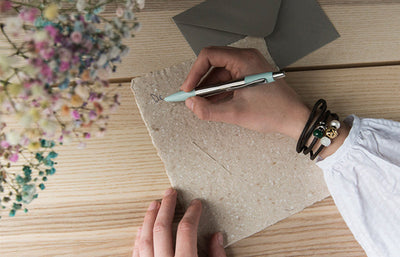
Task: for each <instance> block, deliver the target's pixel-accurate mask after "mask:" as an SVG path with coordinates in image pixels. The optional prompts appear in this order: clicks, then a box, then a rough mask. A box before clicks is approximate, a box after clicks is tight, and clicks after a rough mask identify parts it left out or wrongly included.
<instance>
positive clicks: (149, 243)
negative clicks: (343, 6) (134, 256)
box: [139, 238, 153, 250]
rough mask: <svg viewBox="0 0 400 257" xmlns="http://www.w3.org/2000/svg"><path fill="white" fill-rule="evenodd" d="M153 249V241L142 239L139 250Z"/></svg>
mask: <svg viewBox="0 0 400 257" xmlns="http://www.w3.org/2000/svg"><path fill="white" fill-rule="evenodd" d="M150 247H153V240H152V239H150V238H141V239H140V242H139V250H144V249H148V248H150Z"/></svg>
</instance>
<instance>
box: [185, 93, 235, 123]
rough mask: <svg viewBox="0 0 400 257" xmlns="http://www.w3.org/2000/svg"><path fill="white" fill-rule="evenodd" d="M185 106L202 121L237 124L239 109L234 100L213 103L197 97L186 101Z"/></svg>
mask: <svg viewBox="0 0 400 257" xmlns="http://www.w3.org/2000/svg"><path fill="white" fill-rule="evenodd" d="M185 104H186V106H187V107H188V108H189V109H190V110H192V111H193V113H194V114H196V116H197V117H198V118H199V119H201V120H209V121H221V122H226V123H235V121H236V120H237V119H236V118H237V114H238V113H237V109H238V108H237V107H236V106H235V102H234V101H233V100H230V101H225V102H220V103H212V102H211V101H209V100H207V99H205V98H203V97H199V96H195V97H190V98H188V99H186V101H185Z"/></svg>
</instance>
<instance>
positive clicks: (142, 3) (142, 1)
mask: <svg viewBox="0 0 400 257" xmlns="http://www.w3.org/2000/svg"><path fill="white" fill-rule="evenodd" d="M136 3H137V5H138V7H139V9H143V8H144V0H136Z"/></svg>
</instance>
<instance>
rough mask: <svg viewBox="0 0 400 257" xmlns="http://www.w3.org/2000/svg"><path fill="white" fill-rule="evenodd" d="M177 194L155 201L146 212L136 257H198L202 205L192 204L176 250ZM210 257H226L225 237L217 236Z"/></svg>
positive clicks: (181, 224) (213, 239) (198, 203)
mask: <svg viewBox="0 0 400 257" xmlns="http://www.w3.org/2000/svg"><path fill="white" fill-rule="evenodd" d="M176 195H177V192H176V191H175V190H174V189H172V188H171V189H168V190H167V191H166V192H165V194H164V197H163V199H162V201H161V204H160V203H159V202H158V201H154V202H152V203H151V204H150V206H149V208H148V209H147V213H146V215H145V217H144V221H143V225H142V227H141V228H139V230H138V233H137V236H136V240H135V246H134V249H133V257H153V256H155V257H161V256H162V257H164V256H165V257H172V256H185V257H195V256H197V228H198V225H199V221H200V215H201V202H200V201H199V200H193V201H192V202H191V204H190V206H189V208H188V209H187V210H186V212H185V215H184V216H183V218H182V220H181V221H180V222H179V225H178V232H177V236H176V246H175V249H174V243H173V240H172V239H173V238H172V220H173V218H174V213H175V206H176ZM209 255H210V257H226V254H225V250H224V247H223V237H222V234H221V233H220V232H218V233H215V234H214V235H213V236H212V238H211V242H210V247H209Z"/></svg>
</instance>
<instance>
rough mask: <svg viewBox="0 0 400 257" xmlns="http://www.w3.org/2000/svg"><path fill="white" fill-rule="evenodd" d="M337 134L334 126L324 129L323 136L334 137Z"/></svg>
mask: <svg viewBox="0 0 400 257" xmlns="http://www.w3.org/2000/svg"><path fill="white" fill-rule="evenodd" d="M338 135H339V133H338V132H337V129H336V128H334V127H329V128H328V129H327V130H325V136H327V137H328V138H330V139H334V138H335V137H337V136H338Z"/></svg>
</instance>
